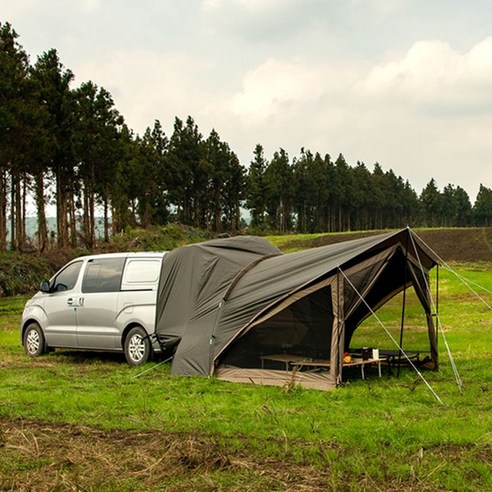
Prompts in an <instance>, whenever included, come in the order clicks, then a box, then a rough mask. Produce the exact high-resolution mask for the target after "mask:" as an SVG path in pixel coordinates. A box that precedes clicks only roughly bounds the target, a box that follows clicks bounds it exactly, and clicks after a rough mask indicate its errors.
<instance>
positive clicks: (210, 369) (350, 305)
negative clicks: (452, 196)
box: [156, 228, 438, 387]
mask: <svg viewBox="0 0 492 492" xmlns="http://www.w3.org/2000/svg"><path fill="white" fill-rule="evenodd" d="M436 264H437V258H436V257H435V256H434V255H433V253H432V252H431V251H430V250H429V248H427V247H426V246H425V244H423V243H422V241H421V240H419V238H418V237H417V236H416V235H415V234H414V233H413V232H412V231H411V230H410V229H409V228H407V229H404V230H402V231H399V232H396V233H395V232H392V233H386V234H381V235H376V236H370V237H366V238H363V239H356V240H352V241H347V242H343V243H338V244H334V245H329V246H324V247H320V248H314V249H310V250H306V251H300V252H298V253H291V254H282V253H281V252H280V250H279V249H278V248H276V247H275V246H273V245H271V244H270V243H268V242H267V241H266V240H264V239H262V238H257V237H251V236H239V237H234V238H226V239H218V240H213V241H208V242H205V243H200V244H195V245H189V246H185V247H182V248H178V249H176V250H174V251H172V252H171V253H169V254H167V255H166V257H165V259H164V261H163V264H162V271H161V277H160V285H159V290H158V298H157V310H156V334H157V335H158V336H159V337H160V338H161V339H163V340H165V341H166V342H167V343H169V344H170V345H175V346H176V352H175V355H174V360H173V364H172V369H171V373H173V374H185V375H211V374H213V373H214V372H215V373H216V374H218V375H219V377H224V378H225V379H232V380H250V381H258V382H264V383H266V384H271V382H272V381H273V380H275V381H278V380H279V379H282V378H284V379H285V374H284V375H283V376H279V375H278V374H277V373H278V371H266V370H262V365H261V362H262V359H261V357H262V356H264V355H267V354H275V353H277V354H278V353H290V354H297V355H302V356H305V357H315V358H322V359H328V360H330V361H331V362H332V363H331V364H330V369H329V372H328V373H327V374H326V375H325V376H324V380H323V381H322V382H320V381H319V380H318V379H319V378H318V377H316V378H315V379H316V380H315V381H314V382H313V383H312V384H311V383H310V382H309V376H308V375H300V376H297V378H301V379H303V378H304V380H305V383H306V385H308V386H309V385H312V386H315V387H324V386H326V387H329V386H333V385H336V384H338V383H340V382H341V369H342V360H343V352H344V351H345V350H347V349H348V347H349V345H350V339H351V337H352V335H353V333H354V330H355V329H356V328H357V327H358V326H359V325H360V323H361V322H362V321H363V320H364V319H365V318H366V317H368V316H369V315H370V314H371V311H372V310H376V309H378V308H379V307H380V306H382V305H383V304H384V303H385V302H387V301H388V300H389V299H390V298H392V297H393V296H394V295H396V294H398V293H399V292H401V291H402V290H403V289H404V288H406V287H408V286H410V285H413V286H414V288H415V291H416V293H417V296H418V298H419V300H420V302H421V304H422V306H423V309H424V311H425V313H426V315H427V325H428V334H429V344H430V354H431V358H432V360H433V361H434V363H435V365H436V367H437V363H438V360H437V344H436V337H435V330H434V325H433V320H432V313H431V301H430V293H429V292H428V285H429V282H428V271H429V269H430V268H432V267H433V266H434V265H436ZM281 372H285V371H281ZM299 382H300V383H301V384H303V381H302V380H300V381H299Z"/></svg>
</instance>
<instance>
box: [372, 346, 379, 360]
mask: <svg viewBox="0 0 492 492" xmlns="http://www.w3.org/2000/svg"><path fill="white" fill-rule="evenodd" d="M372 358H373V359H379V349H378V348H376V349H375V348H373V349H372Z"/></svg>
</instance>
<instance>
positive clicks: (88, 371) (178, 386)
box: [0, 263, 492, 491]
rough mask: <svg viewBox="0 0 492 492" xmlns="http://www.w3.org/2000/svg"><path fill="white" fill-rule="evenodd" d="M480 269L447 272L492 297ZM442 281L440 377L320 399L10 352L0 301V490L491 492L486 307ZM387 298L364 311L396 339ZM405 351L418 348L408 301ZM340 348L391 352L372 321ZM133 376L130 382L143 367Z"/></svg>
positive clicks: (5, 304)
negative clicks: (448, 350)
mask: <svg viewBox="0 0 492 492" xmlns="http://www.w3.org/2000/svg"><path fill="white" fill-rule="evenodd" d="M491 266H492V265H490V264H484V263H480V264H476V265H475V264H467V265H454V267H455V268H456V269H457V271H458V272H459V273H460V274H462V275H464V276H466V277H467V278H468V279H470V280H472V281H473V282H476V283H477V284H480V285H482V286H483V287H485V288H486V289H487V290H488V291H489V292H490V291H492V272H491ZM483 299H484V300H485V302H486V303H487V304H488V306H487V304H485V303H484V302H482V301H480V300H479V299H478V298H477V297H476V296H475V295H474V294H472V293H470V292H469V291H468V290H467V289H466V288H465V287H464V286H463V285H462V283H461V282H459V281H458V280H457V279H456V277H455V276H454V275H452V274H450V273H448V272H444V271H441V272H440V293H439V312H440V319H441V323H442V328H443V331H444V333H445V336H446V339H447V341H448V343H449V346H450V347H451V350H452V352H453V355H454V358H455V361H456V365H457V368H458V370H459V373H460V376H461V378H462V380H463V393H460V391H459V389H458V387H457V385H456V382H455V377H454V374H453V371H452V368H451V364H450V362H449V359H448V358H447V355H446V351H445V347H444V343H443V338H442V335H440V338H439V348H440V355H441V370H440V371H439V372H431V371H425V372H424V373H423V375H424V377H425V378H426V380H427V381H428V382H429V384H430V385H431V386H432V388H433V389H434V391H435V392H436V393H437V395H438V396H439V397H440V399H441V400H442V402H443V403H444V404H443V405H442V404H440V403H439V402H438V401H437V400H436V399H435V397H434V396H433V395H432V393H431V392H430V391H429V389H428V388H427V386H426V385H425V384H424V383H423V382H422V380H421V379H420V378H419V377H418V376H417V374H416V373H415V372H413V371H412V370H411V369H409V368H403V369H402V370H401V372H400V377H399V378H397V377H396V375H395V374H394V373H393V375H389V374H387V373H386V372H384V373H383V377H382V378H381V379H379V378H378V377H377V374H376V372H375V371H370V372H369V375H368V379H366V380H361V378H360V373H359V372H358V371H353V372H350V373H347V374H346V375H345V376H346V378H347V382H346V384H345V385H344V386H343V387H341V388H339V389H337V390H334V391H332V392H320V391H315V390H307V389H302V388H288V387H286V388H274V387H262V386H253V385H239V384H232V383H226V382H222V381H218V380H215V379H206V378H185V377H176V376H172V377H171V376H169V365H168V364H162V365H159V366H157V365H156V364H155V363H149V364H147V365H146V366H145V367H144V368H143V369H142V368H130V367H128V366H127V365H126V364H125V363H124V361H123V357H122V356H121V357H120V356H116V355H113V356H111V355H101V354H90V353H79V352H74V351H61V350H60V351H56V352H54V353H51V354H49V355H47V356H44V357H41V358H38V359H29V358H28V357H27V356H25V355H24V353H23V351H22V348H21V346H20V344H19V337H18V322H19V319H20V313H21V310H22V306H23V303H24V301H25V299H24V298H8V299H1V300H0V490H15V491H22V490H25V491H38V490H39V491H51V490H77V491H78V490H80V491H93V490H94V491H96V490H97V491H99V490H101V491H105V490H107V491H111V490H118V491H125V490H127V491H135V490H141V491H147V490H155V491H157V490H168V491H185V490H186V491H189V490H205V491H219V490H224V491H225V490H227V491H269V490H279V491H285V490H292V491H294V490H296V491H318V490H337V491H338V490H342V491H343V490H347V491H349V490H354V491H356V490H381V491H390V490H394V491H397V490H399V491H400V490H423V491H435V490H456V491H458V490H459V491H467V490H469V491H472V490H473V491H477V490H492V466H491V465H492V367H491V363H492V311H491V310H490V305H491V304H492V296H491V295H490V294H489V293H487V292H486V291H484V293H483ZM401 311H402V309H401V297H399V298H395V299H393V300H392V301H391V302H390V303H388V304H387V305H386V306H385V307H384V308H383V309H381V310H380V311H379V312H378V316H379V317H380V319H381V321H382V322H383V323H384V325H385V326H387V328H388V329H389V330H390V331H391V333H393V334H394V335H395V336H396V337H399V328H400V323H401V314H402V313H401ZM405 321H406V326H407V328H406V331H405V333H404V347H405V348H407V349H418V350H425V349H426V347H427V344H426V339H425V337H426V336H427V334H426V331H425V330H423V329H422V327H423V325H424V320H423V316H422V314H421V312H420V310H419V309H418V304H417V302H416V300H415V298H414V296H413V295H412V293H411V292H409V294H408V298H407V306H406V309H405ZM353 345H354V346H356V345H369V346H378V347H387V348H393V347H392V346H391V342H390V341H389V339H388V337H387V336H386V335H385V333H384V330H382V328H381V326H380V325H379V323H378V322H377V321H376V320H375V319H373V318H372V319H370V320H367V321H366V323H365V324H364V325H363V326H362V327H361V328H360V329H359V331H358V333H357V336H356V339H355V340H354V341H353ZM152 368H154V369H153V370H150V371H148V372H146V373H144V372H143V371H144V370H147V369H152Z"/></svg>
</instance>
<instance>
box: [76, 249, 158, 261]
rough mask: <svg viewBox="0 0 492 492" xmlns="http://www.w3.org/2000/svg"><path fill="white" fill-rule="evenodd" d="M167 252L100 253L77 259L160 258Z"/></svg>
mask: <svg viewBox="0 0 492 492" xmlns="http://www.w3.org/2000/svg"><path fill="white" fill-rule="evenodd" d="M166 253H167V251H138V252H132V251H128V252H120V253H101V254H98V255H86V256H81V257H79V258H77V259H79V260H80V259H84V260H86V259H89V260H92V259H95V258H162V257H163V256H164V255H165V254H166Z"/></svg>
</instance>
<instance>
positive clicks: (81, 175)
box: [0, 23, 492, 251]
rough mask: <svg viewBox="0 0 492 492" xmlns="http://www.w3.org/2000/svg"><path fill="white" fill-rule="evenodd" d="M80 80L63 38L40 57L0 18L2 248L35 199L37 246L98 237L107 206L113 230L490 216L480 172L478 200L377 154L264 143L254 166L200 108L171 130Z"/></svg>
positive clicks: (384, 224) (348, 226) (488, 220)
mask: <svg viewBox="0 0 492 492" xmlns="http://www.w3.org/2000/svg"><path fill="white" fill-rule="evenodd" d="M73 80H74V75H73V73H72V72H71V71H70V70H69V69H66V68H65V67H64V66H63V64H62V63H61V61H60V59H59V55H58V53H57V51H56V50H55V49H51V50H49V51H47V52H44V53H43V54H42V55H41V56H39V57H38V58H37V60H36V62H35V63H34V64H31V62H30V60H29V57H28V55H27V54H26V53H25V51H24V50H23V48H22V46H21V45H20V44H19V42H18V35H17V33H16V32H15V30H14V29H13V28H12V26H11V25H10V24H9V23H0V251H5V250H6V249H7V248H9V247H10V248H12V249H23V248H25V247H26V245H27V244H28V243H29V238H27V234H26V216H27V213H28V208H29V206H34V208H35V212H36V217H37V234H36V238H35V244H36V247H37V248H39V249H40V250H43V249H44V248H46V247H50V246H51V245H53V244H55V245H57V246H58V247H68V246H75V245H77V244H84V245H86V246H89V247H91V246H93V245H94V243H95V241H96V222H97V221H96V219H97V218H98V216H102V218H103V239H104V240H109V238H110V236H111V235H113V234H116V233H118V232H120V231H122V230H124V229H125V228H126V227H135V226H140V227H149V226H151V225H164V224H167V223H170V222H177V223H181V224H184V225H190V226H194V227H197V228H205V229H209V230H211V231H213V232H215V233H221V232H224V231H238V230H239V229H240V228H241V227H243V226H244V225H245V224H244V218H245V217H247V216H248V215H249V216H250V219H251V220H250V227H251V229H252V230H253V231H255V232H261V231H278V232H291V231H298V232H321V231H346V230H353V229H374V228H392V227H401V226H406V225H412V226H420V225H425V226H469V225H488V226H490V225H492V190H491V189H489V188H486V187H485V186H483V185H482V186H481V187H480V191H479V193H478V195H477V198H476V201H475V204H474V206H473V207H472V205H471V203H470V199H469V197H468V195H467V193H466V192H465V190H463V189H462V188H461V187H459V186H454V185H451V184H449V185H447V186H446V187H445V188H444V190H443V191H442V192H441V191H439V190H438V188H437V185H436V183H435V181H434V180H433V179H432V180H431V181H430V182H429V184H428V185H427V186H426V187H425V189H424V190H423V191H422V193H421V195H420V196H419V195H417V193H416V192H415V191H414V190H413V189H412V187H411V185H410V184H409V183H408V181H405V180H404V179H403V178H401V177H400V176H397V175H395V173H394V172H393V171H392V170H389V171H384V170H383V169H382V167H381V166H380V165H379V164H377V163H376V164H375V165H374V167H373V169H372V170H369V169H368V168H367V167H366V165H365V164H364V163H362V162H358V163H357V164H356V165H355V166H350V165H349V164H348V163H347V162H346V161H345V159H344V157H343V155H340V156H338V158H337V159H336V160H334V161H332V159H331V157H330V156H329V155H324V156H322V155H321V154H319V153H312V152H311V151H309V150H306V149H301V152H300V155H299V156H297V157H295V158H293V159H292V160H291V159H290V158H289V156H288V155H287V153H286V152H285V151H284V150H283V149H279V151H277V152H275V153H274V155H273V156H272V158H271V159H270V160H267V159H266V158H265V155H264V150H263V147H262V146H261V145H260V144H258V145H257V146H256V148H255V149H254V153H253V160H252V162H251V163H250V165H249V167H248V168H246V167H245V166H244V165H242V164H241V163H240V161H239V159H238V157H237V155H236V154H235V153H234V152H233V151H232V149H231V148H230V146H229V145H228V144H227V143H226V142H224V141H223V140H222V139H221V138H220V136H219V134H218V133H217V132H216V131H215V130H212V131H211V132H210V134H209V135H208V136H206V137H204V136H203V135H202V134H201V133H200V131H199V128H198V125H197V124H196V123H195V121H194V120H193V118H192V117H191V116H188V117H187V118H186V119H185V120H182V119H179V118H177V117H176V118H175V120H174V126H173V131H172V134H171V135H169V136H167V135H166V134H165V132H164V131H163V129H162V126H161V123H160V122H159V121H158V120H156V121H155V122H154V123H153V125H152V126H151V127H150V126H149V127H148V128H147V129H146V131H145V132H144V133H143V135H137V134H135V133H134V132H133V131H132V130H131V129H130V128H129V127H128V126H127V125H126V124H125V121H124V118H123V116H122V115H121V114H120V113H119V111H118V110H117V109H116V107H115V105H114V101H113V98H112V96H111V94H110V93H109V92H108V91H107V90H105V89H104V88H102V87H98V86H97V85H96V84H95V83H94V82H92V81H88V82H83V83H82V84H80V86H79V87H76V88H73V87H72V84H73ZM30 204H31V205H30ZM48 206H54V207H56V218H57V230H56V231H49V230H48V226H47V217H46V210H47V208H48ZM241 221H243V223H242V222H241ZM7 237H10V242H9V244H8V242H7Z"/></svg>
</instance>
